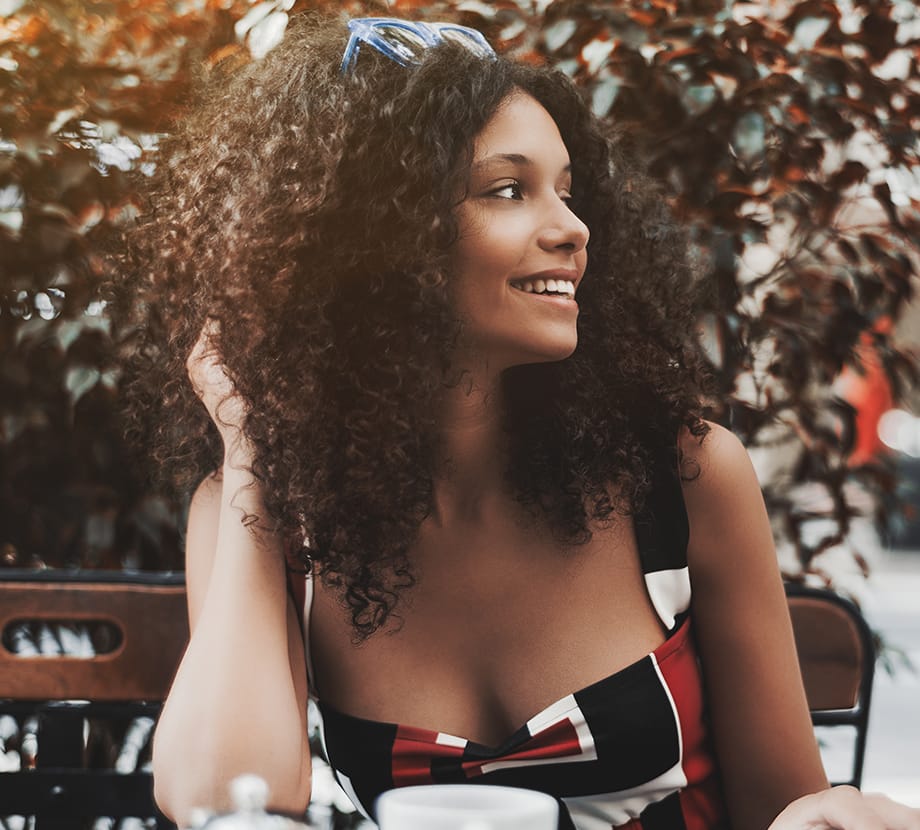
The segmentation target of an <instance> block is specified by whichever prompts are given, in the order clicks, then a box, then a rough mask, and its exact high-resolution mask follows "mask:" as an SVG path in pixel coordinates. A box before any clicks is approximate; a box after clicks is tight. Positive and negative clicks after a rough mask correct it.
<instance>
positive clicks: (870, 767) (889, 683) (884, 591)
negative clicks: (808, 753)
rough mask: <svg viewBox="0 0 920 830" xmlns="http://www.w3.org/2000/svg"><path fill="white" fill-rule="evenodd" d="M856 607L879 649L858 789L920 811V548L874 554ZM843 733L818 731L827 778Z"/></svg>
mask: <svg viewBox="0 0 920 830" xmlns="http://www.w3.org/2000/svg"><path fill="white" fill-rule="evenodd" d="M862 607H863V612H864V613H865V615H866V618H867V619H868V621H869V624H870V626H871V627H872V628H873V630H875V631H876V632H878V633H879V634H880V635H881V637H882V640H883V642H884V644H885V649H884V651H883V652H882V655H881V659H880V661H879V663H878V665H877V667H876V673H875V686H874V688H873V692H872V695H873V697H872V705H871V708H870V711H869V734H868V738H867V741H866V760H865V767H864V769H863V782H862V789H863V790H864V791H866V792H883V793H885V794H886V795H889V796H891V797H892V798H894V799H896V800H898V801H903V802H905V803H907V804H911V805H913V806H916V807H920V549H915V550H883V551H880V552H879V553H878V554H877V558H876V557H874V558H873V562H872V572H871V574H870V577H869V580H868V583H867V585H866V586H865V591H863V592H862ZM831 731H833V732H834V733H835V734H834V735H833V736H832V735H831V734H830V733H831ZM847 731H848V730H845V729H844V730H841V729H837V730H822V731H819V741H820V742H821V743H822V754H823V756H824V760H825V765H826V767H827V768H828V774H829V775H830V777H831V778H832V779H833V778H834V777H835V776H834V770H835V769H846V764H847V762H848V758H849V749H850V743H851V742H850V736H849V735H845V736H843V737H844V739H845V740H841V737H840V734H839V733H840V732H847Z"/></svg>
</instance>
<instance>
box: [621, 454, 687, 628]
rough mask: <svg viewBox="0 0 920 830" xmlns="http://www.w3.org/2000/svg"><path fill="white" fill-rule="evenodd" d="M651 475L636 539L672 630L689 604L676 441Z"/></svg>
mask: <svg viewBox="0 0 920 830" xmlns="http://www.w3.org/2000/svg"><path fill="white" fill-rule="evenodd" d="M650 477H651V487H650V488H649V492H648V495H647V496H646V500H645V504H644V505H643V507H642V509H641V510H640V511H639V513H638V514H637V515H636V517H635V528H636V540H637V544H638V546H639V558H640V560H641V563H642V570H643V572H644V574H645V584H646V588H647V590H648V593H649V597H650V599H651V601H652V605H653V606H654V608H655V611H656V612H657V613H658V616H659V617H660V618H661V621H662V622H663V623H664V626H665V628H666V629H667V630H668V631H673V630H674V629H675V628H676V627H677V625H678V624H679V623H680V622H681V620H682V619H683V615H684V614H685V612H686V611H687V610H688V609H689V607H690V572H689V570H688V568H687V543H688V542H689V539H690V523H689V519H688V516H687V507H686V505H685V504H684V494H683V487H682V485H681V478H680V456H679V450H678V447H677V444H676V442H675V443H674V444H673V445H671V446H666V447H664V448H662V450H660V451H659V452H657V453H656V454H655V458H654V460H653V463H652V468H651V470H650Z"/></svg>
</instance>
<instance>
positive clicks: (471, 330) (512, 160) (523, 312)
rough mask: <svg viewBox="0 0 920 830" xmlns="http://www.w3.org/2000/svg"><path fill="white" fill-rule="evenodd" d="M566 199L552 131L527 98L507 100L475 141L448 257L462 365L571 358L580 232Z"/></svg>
mask: <svg viewBox="0 0 920 830" xmlns="http://www.w3.org/2000/svg"><path fill="white" fill-rule="evenodd" d="M571 192H572V175H571V169H570V160H569V154H568V151H567V150H566V147H565V144H563V142H562V137H561V136H560V134H559V129H558V128H557V127H556V123H555V122H554V121H553V119H552V117H551V116H550V114H549V113H548V112H547V111H546V110H545V109H544V108H543V107H542V106H541V105H540V104H539V103H537V101H536V100H535V99H534V98H532V97H530V96H529V95H527V94H526V93H524V92H515V93H513V94H512V95H510V96H509V97H508V98H507V99H506V100H505V102H504V103H503V104H502V105H501V106H500V107H499V109H498V110H497V112H496V113H495V115H494V116H493V117H492V119H491V120H490V121H489V122H488V124H486V126H485V128H484V129H483V130H482V132H481V133H480V134H479V135H478V136H477V137H476V140H475V143H474V147H473V166H472V170H471V175H470V186H469V194H468V196H467V198H466V199H464V200H463V202H461V203H460V205H459V206H458V208H457V211H458V219H459V224H460V238H459V240H458V241H457V243H456V246H455V249H454V253H453V274H454V276H453V280H452V295H453V301H454V304H455V308H456V310H457V312H458V313H459V314H460V316H461V317H462V319H463V321H464V331H465V332H466V335H467V337H466V342H467V343H469V344H470V348H471V349H472V351H473V354H471V355H469V357H470V358H471V359H472V360H474V361H478V362H480V363H482V362H483V361H484V362H485V364H486V365H487V367H488V368H489V369H490V370H495V371H500V370H502V369H506V368H508V367H509V366H514V365H520V364H523V363H537V362H543V361H552V360H562V359H563V358H566V357H568V356H569V355H571V354H572V352H573V351H574V350H575V346H576V345H577V342H578V336H577V330H576V321H577V319H578V304H577V302H576V300H575V296H576V293H577V290H578V285H579V283H580V281H581V278H582V275H583V274H584V271H585V265H586V263H587V253H586V251H585V245H586V244H587V242H588V228H587V227H586V226H585V224H584V222H582V221H581V220H580V219H579V218H578V217H577V216H575V214H574V213H572V211H571V210H569V207H568V200H569V198H570V196H571Z"/></svg>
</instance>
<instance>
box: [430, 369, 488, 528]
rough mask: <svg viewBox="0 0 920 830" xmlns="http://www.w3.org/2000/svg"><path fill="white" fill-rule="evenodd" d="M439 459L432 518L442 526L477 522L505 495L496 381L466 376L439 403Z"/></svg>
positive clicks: (446, 391) (448, 390)
mask: <svg viewBox="0 0 920 830" xmlns="http://www.w3.org/2000/svg"><path fill="white" fill-rule="evenodd" d="M440 423H441V458H440V464H439V470H440V472H439V474H438V475H437V477H436V479H435V512H436V518H437V519H438V520H439V521H441V522H446V521H449V520H450V519H451V518H468V519H469V518H475V517H479V516H481V515H482V513H483V512H484V510H485V509H486V507H487V506H488V504H489V502H490V501H491V500H492V499H493V498H494V497H495V496H496V495H499V494H501V493H503V492H504V488H505V485H504V474H505V464H506V452H505V436H504V434H503V430H502V392H501V384H500V377H498V376H494V377H493V378H492V379H491V380H490V382H488V383H483V382H482V379H481V377H480V378H476V377H475V376H473V375H468V374H465V375H464V376H463V378H462V380H461V381H460V383H459V384H457V385H456V386H452V387H450V388H448V389H445V391H444V397H443V399H442V401H441V418H440Z"/></svg>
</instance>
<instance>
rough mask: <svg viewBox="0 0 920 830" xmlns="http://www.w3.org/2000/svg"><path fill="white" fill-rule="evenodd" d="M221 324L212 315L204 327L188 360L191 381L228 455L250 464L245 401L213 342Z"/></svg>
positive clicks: (236, 461) (237, 461) (238, 461)
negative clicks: (245, 427)
mask: <svg viewBox="0 0 920 830" xmlns="http://www.w3.org/2000/svg"><path fill="white" fill-rule="evenodd" d="M219 333H220V324H219V323H218V322H217V321H216V320H214V319H211V318H209V319H208V320H207V321H206V322H205V324H204V326H202V329H201V334H200V335H199V336H198V340H197V341H196V343H195V345H194V347H193V348H192V351H191V353H190V354H189V356H188V360H187V361H186V363H185V365H186V369H187V370H188V376H189V380H190V381H191V384H192V388H193V389H194V390H195V394H196V395H198V397H199V398H200V399H201V402H202V403H203V404H204V406H205V408H206V409H207V410H208V414H209V415H210V416H211V419H212V420H213V421H214V424H215V426H216V427H217V431H218V432H219V433H220V437H221V438H222V439H223V442H224V453H225V456H226V457H227V458H228V459H230V458H232V460H233V461H234V463H242V464H248V463H249V462H250V461H251V452H250V449H249V447H248V443H247V441H246V439H245V436H244V433H243V425H244V424H245V422H246V404H245V403H244V401H243V399H242V398H241V397H240V395H239V393H238V392H237V390H236V387H235V386H234V385H233V381H232V380H230V377H229V375H228V374H227V370H226V367H225V366H224V364H223V361H222V360H221V356H220V354H219V352H218V351H217V348H216V347H215V345H214V338H215V337H216V336H217V335H218V334H219Z"/></svg>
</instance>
